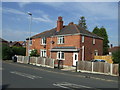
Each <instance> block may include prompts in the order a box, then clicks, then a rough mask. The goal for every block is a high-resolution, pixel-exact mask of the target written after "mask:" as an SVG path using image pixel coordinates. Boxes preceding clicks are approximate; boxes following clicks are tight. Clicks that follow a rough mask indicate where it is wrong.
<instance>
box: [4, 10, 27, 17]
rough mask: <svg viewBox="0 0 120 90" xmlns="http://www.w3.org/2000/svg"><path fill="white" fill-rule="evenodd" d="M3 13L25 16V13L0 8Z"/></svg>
mask: <svg viewBox="0 0 120 90" xmlns="http://www.w3.org/2000/svg"><path fill="white" fill-rule="evenodd" d="M2 10H3V13H12V14H21V15H25V14H26V13H24V12H22V11H19V10H16V9H12V8H2Z"/></svg>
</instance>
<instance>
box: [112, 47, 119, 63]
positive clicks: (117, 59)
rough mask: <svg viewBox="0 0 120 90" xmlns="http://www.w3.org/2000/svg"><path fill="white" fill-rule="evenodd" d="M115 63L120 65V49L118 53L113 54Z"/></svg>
mask: <svg viewBox="0 0 120 90" xmlns="http://www.w3.org/2000/svg"><path fill="white" fill-rule="evenodd" d="M112 58H113V63H119V64H120V49H119V50H117V51H116V52H113V54H112Z"/></svg>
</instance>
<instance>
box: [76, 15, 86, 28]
mask: <svg viewBox="0 0 120 90" xmlns="http://www.w3.org/2000/svg"><path fill="white" fill-rule="evenodd" d="M78 25H79V26H81V27H83V28H84V29H87V25H86V20H85V17H84V16H82V17H80V19H79V22H78Z"/></svg>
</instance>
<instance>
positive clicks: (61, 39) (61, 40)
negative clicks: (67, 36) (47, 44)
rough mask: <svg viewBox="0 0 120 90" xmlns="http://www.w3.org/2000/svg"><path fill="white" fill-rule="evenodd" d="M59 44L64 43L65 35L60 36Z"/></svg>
mask: <svg viewBox="0 0 120 90" xmlns="http://www.w3.org/2000/svg"><path fill="white" fill-rule="evenodd" d="M58 44H64V36H59V37H58Z"/></svg>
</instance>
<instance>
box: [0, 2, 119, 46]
mask: <svg viewBox="0 0 120 90" xmlns="http://www.w3.org/2000/svg"><path fill="white" fill-rule="evenodd" d="M0 10H2V37H3V38H4V39H6V40H8V41H10V40H12V41H21V40H25V39H26V38H27V37H28V36H29V22H30V17H29V15H28V14H27V12H31V13H32V14H33V20H32V30H31V31H32V35H35V34H37V33H40V32H43V31H46V30H49V29H52V28H54V27H56V20H57V18H58V16H62V17H63V20H64V25H67V24H68V23H69V22H74V23H75V24H78V20H79V18H80V17H81V16H84V17H85V18H86V23H87V26H88V30H89V31H92V30H93V28H94V27H95V26H98V27H102V26H104V27H105V28H106V30H107V33H108V36H109V41H110V43H112V44H113V45H114V46H117V45H118V3H117V2H56V3H55V2H34V3H33V2H2V9H1V8H0Z"/></svg>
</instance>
